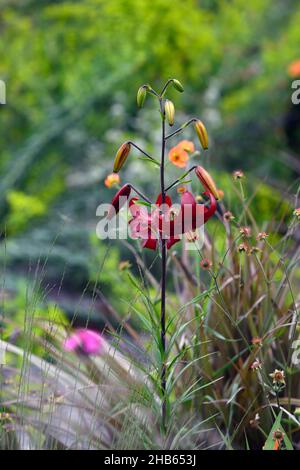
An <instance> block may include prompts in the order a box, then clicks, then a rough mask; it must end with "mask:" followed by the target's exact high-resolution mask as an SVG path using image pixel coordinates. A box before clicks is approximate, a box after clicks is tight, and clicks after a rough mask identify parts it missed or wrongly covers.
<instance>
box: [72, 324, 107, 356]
mask: <svg viewBox="0 0 300 470" xmlns="http://www.w3.org/2000/svg"><path fill="white" fill-rule="evenodd" d="M102 345H103V340H102V336H101V335H99V334H98V333H96V332H95V331H92V330H85V329H78V330H76V331H75V332H74V333H73V334H71V335H70V336H69V337H68V338H67V339H66V341H65V343H64V349H65V351H74V352H81V353H83V354H87V355H90V354H91V355H93V354H99V353H100V352H101V350H102Z"/></svg>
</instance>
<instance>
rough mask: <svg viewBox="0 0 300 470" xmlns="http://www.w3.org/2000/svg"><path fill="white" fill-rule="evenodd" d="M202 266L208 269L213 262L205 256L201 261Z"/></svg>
mask: <svg viewBox="0 0 300 470" xmlns="http://www.w3.org/2000/svg"><path fill="white" fill-rule="evenodd" d="M200 266H201V268H202V269H205V270H208V269H210V268H211V267H212V262H211V261H210V260H209V259H208V258H203V260H201V261H200Z"/></svg>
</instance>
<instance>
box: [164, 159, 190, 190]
mask: <svg viewBox="0 0 300 470" xmlns="http://www.w3.org/2000/svg"><path fill="white" fill-rule="evenodd" d="M195 168H197V166H196V165H194V166H192V168H190V169H189V170H188V171H186V172H185V173H184V175H182V176H181V177H180V178H178V179H177V180H176V181H174V183H172V184H170V186H168V187H167V188H166V189H165V192H167V191H169V190H170V189H172V188H173V187H174V186H176V184H177V183H180V181H182V180H183V179H184V178H185V177H186V176H187V175H188V174H190V173H191V172H192V171H194V170H195Z"/></svg>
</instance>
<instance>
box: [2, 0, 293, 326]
mask: <svg viewBox="0 0 300 470" xmlns="http://www.w3.org/2000/svg"><path fill="white" fill-rule="evenodd" d="M299 24H300V4H299V2H297V1H296V0H295V1H293V0H285V1H284V2H283V1H282V0H252V1H251V2H246V1H244V0H231V1H226V2H224V1H221V0H202V1H200V0H198V1H196V0H185V1H184V2H183V1H182V0H172V2H170V1H168V0H152V1H151V2H147V1H143V0H109V1H106V0H80V1H79V0H78V1H77V0H73V1H66V0H52V1H47V0H0V30H1V43H0V53H1V54H0V56H1V60H0V79H1V80H4V81H5V83H6V87H7V92H6V93H7V96H6V100H7V104H6V105H2V106H0V227H1V230H0V231H1V245H0V262H1V296H2V297H3V299H2V300H3V302H4V301H5V315H13V316H14V317H15V318H18V317H20V320H23V317H24V309H25V310H26V308H27V306H28V305H31V306H32V305H33V302H32V300H34V302H35V303H34V306H35V307H34V308H35V309H36V311H37V312H38V314H43V315H48V313H49V312H51V311H52V310H53V309H54V308H55V309H56V310H59V311H60V312H61V314H62V315H67V316H69V317H70V318H73V317H75V321H76V322H78V323H80V324H82V323H84V322H85V321H86V318H87V317H89V318H90V319H91V322H92V323H93V324H95V325H98V324H99V319H101V318H102V316H104V315H106V314H107V309H108V310H109V308H111V307H108V306H107V305H106V303H105V301H104V299H103V298H102V297H101V296H102V294H103V293H105V296H106V298H108V299H109V301H110V304H111V305H112V306H113V308H114V309H116V310H117V311H118V312H119V313H122V314H126V308H127V307H126V305H125V304H124V303H123V300H124V298H125V299H126V298H127V299H128V297H130V289H128V284H126V282H125V281H124V282H122V276H124V274H123V270H122V269H123V268H124V263H123V265H122V264H121V266H120V263H121V262H123V261H129V262H132V258H133V255H132V253H131V252H130V250H129V249H128V247H126V246H124V245H122V244H120V243H118V242H114V241H111V242H110V243H106V242H101V241H100V240H98V239H97V238H96V235H95V228H96V224H97V222H98V220H97V217H96V208H97V206H98V205H99V204H100V203H103V202H109V201H110V200H111V198H112V196H113V194H114V191H115V189H108V188H106V187H105V185H104V180H105V178H106V176H107V175H108V174H109V173H111V171H112V162H113V158H114V155H115V152H116V150H117V148H118V147H119V145H120V143H122V142H123V141H125V140H127V139H131V140H134V141H135V142H136V143H138V144H139V145H141V146H142V147H143V148H144V149H145V150H147V151H148V152H149V153H151V154H152V155H154V156H156V155H157V152H158V151H159V138H160V127H159V126H160V120H159V115H158V113H157V105H156V103H155V102H154V100H153V99H151V97H148V98H147V101H146V105H145V107H144V108H143V109H142V110H138V109H137V106H136V91H137V89H138V87H139V86H140V85H142V84H143V83H150V84H151V85H152V86H153V87H154V88H157V89H158V90H159V89H160V88H161V86H162V84H163V83H164V82H165V81H166V80H167V79H168V78H170V77H175V78H177V79H179V80H180V81H181V82H182V84H183V85H184V88H185V93H183V94H179V93H177V92H176V91H175V90H173V91H171V92H170V98H171V99H172V100H173V101H174V103H175V106H176V111H177V114H176V127H177V125H180V123H182V122H184V121H185V120H186V119H187V118H188V117H192V116H197V117H199V118H200V119H202V120H203V121H204V122H205V124H206V126H207V129H208V133H209V138H210V148H209V151H208V152H207V154H205V155H204V154H201V155H200V157H199V159H200V160H201V161H202V163H203V165H205V166H206V167H207V168H208V169H209V170H210V171H211V172H212V173H213V175H214V177H215V178H216V180H217V182H218V186H219V187H220V188H221V189H222V190H223V191H224V193H225V198H224V201H225V204H226V206H227V208H228V209H230V210H232V211H234V193H233V192H232V190H231V184H232V182H231V180H232V177H231V173H232V171H234V170H237V169H242V170H243V171H244V173H245V175H246V178H247V184H248V191H250V192H251V188H252V190H253V191H256V196H257V197H256V198H255V204H256V211H255V212H256V214H257V218H258V219H259V221H260V222H263V221H264V220H268V219H269V218H270V213H272V212H274V208H275V207H276V204H277V203H278V201H280V200H286V204H291V208H292V206H293V198H292V195H293V193H295V192H296V190H297V182H298V181H299V174H300V132H299V129H300V105H298V106H296V105H293V104H292V102H291V94H292V89H291V85H292V81H293V80H295V79H297V78H300V47H299V46H300V28H299ZM184 138H192V133H191V131H189V130H187V132H186V133H185V134H184ZM175 143H176V139H175V142H174V145H175ZM137 157H138V156H137V155H136V156H131V157H130V159H129V160H128V163H127V164H126V167H125V170H124V172H122V174H121V183H123V182H125V181H126V180H128V181H134V182H135V184H137V185H138V186H139V187H140V188H142V189H144V190H145V191H147V192H148V193H149V194H151V195H154V194H155V192H156V193H157V191H158V173H157V170H156V169H155V168H152V166H151V167H148V166H147V165H145V162H143V161H141V160H139V159H138V158H137ZM169 169H170V178H171V177H172V176H178V175H180V174H181V172H180V170H178V169H176V168H169ZM156 181H157V188H155V182H156ZM249 188H250V189H249ZM272 215H273V214H272ZM147 256H151V254H150V255H147ZM122 267H123V268H122ZM33 286H34V289H33ZM33 292H34V294H33ZM37 292H38V294H37ZM124 305H125V307H124ZM31 308H32V307H31ZM110 313H111V312H110Z"/></svg>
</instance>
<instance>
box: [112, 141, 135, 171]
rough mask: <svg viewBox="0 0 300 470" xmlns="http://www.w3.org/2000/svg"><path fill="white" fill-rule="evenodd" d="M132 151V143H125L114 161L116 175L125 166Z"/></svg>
mask: <svg viewBox="0 0 300 470" xmlns="http://www.w3.org/2000/svg"><path fill="white" fill-rule="evenodd" d="M130 149H131V144H130V142H124V144H122V145H121V147H120V148H119V150H118V151H117V153H116V156H115V161H114V170H113V171H114V173H118V172H119V171H120V170H121V168H122V166H123V165H124V163H125V161H126V159H127V157H128V155H129V152H130Z"/></svg>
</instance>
